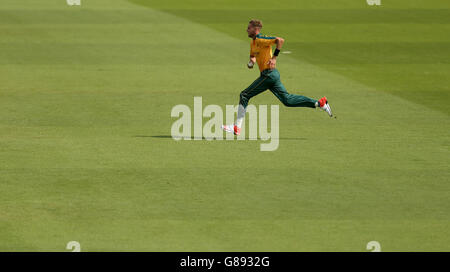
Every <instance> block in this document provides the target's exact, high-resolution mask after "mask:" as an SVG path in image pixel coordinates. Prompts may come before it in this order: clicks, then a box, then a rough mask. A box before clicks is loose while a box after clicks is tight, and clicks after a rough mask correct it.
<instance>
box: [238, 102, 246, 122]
mask: <svg viewBox="0 0 450 272" xmlns="http://www.w3.org/2000/svg"><path fill="white" fill-rule="evenodd" d="M244 118H245V108H244V106H242V105H241V104H239V107H238V112H237V119H236V126H237V127H238V128H241V126H242V122H243V121H244Z"/></svg>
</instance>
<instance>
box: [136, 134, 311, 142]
mask: <svg viewBox="0 0 450 272" xmlns="http://www.w3.org/2000/svg"><path fill="white" fill-rule="evenodd" d="M133 137H135V138H156V139H172V136H171V135H135V136H133ZM191 139H192V140H199V139H200V138H199V137H191ZM245 139H246V140H249V138H247V137H246V138H245ZM274 139H275V138H274ZM278 139H279V140H293V141H306V140H308V139H307V138H302V137H280V138H278ZM202 140H214V139H212V138H205V137H202ZM257 140H261V139H260V138H258V139H257Z"/></svg>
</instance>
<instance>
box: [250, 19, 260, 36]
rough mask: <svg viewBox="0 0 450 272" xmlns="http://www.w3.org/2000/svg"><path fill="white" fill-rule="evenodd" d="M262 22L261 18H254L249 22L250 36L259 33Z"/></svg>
mask: <svg viewBox="0 0 450 272" xmlns="http://www.w3.org/2000/svg"><path fill="white" fill-rule="evenodd" d="M262 26H263V25H262V22H261V21H260V20H256V19H253V20H251V21H250V22H249V23H248V27H247V33H248V36H249V37H250V38H255V37H256V35H258V34H259V32H260V31H261V28H262Z"/></svg>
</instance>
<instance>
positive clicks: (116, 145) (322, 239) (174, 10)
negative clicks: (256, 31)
mask: <svg viewBox="0 0 450 272" xmlns="http://www.w3.org/2000/svg"><path fill="white" fill-rule="evenodd" d="M381 1H382V5H381V6H369V5H367V4H366V1H365V0H338V1H331V0H314V1H313V0H310V1H307V0H282V1H277V2H276V3H275V2H274V1H269V0H260V1H258V3H260V5H257V6H255V2H248V1H247V2H245V1H238V0H216V1H206V0H205V1H201V0H175V1H173V0H166V1H156V0H155V1H153V0H114V1H110V0H81V6H68V5H67V4H66V1H65V0H40V1H34V0H2V1H1V2H2V3H1V4H0V192H1V196H0V251H66V249H65V247H66V244H67V242H69V241H73V240H74V241H78V242H80V244H81V250H82V251H366V244H367V243H368V242H369V241H373V240H375V241H378V242H380V244H381V248H382V251H449V250H450V235H449V234H450V231H449V230H450V184H449V182H450V166H449V165H450V133H449V132H450V106H449V103H450V3H449V2H448V1H442V0H427V1H425V0H396V1H387V0H381ZM274 7H275V8H276V10H274ZM251 18H260V19H261V20H262V21H263V22H264V23H265V26H264V28H263V32H264V33H266V34H270V35H278V36H281V37H284V38H285V39H286V43H285V46H284V47H283V51H291V52H292V53H291V54H281V55H280V57H279V59H278V69H279V70H280V73H281V78H282V81H283V83H284V85H285V86H286V87H287V88H288V90H289V91H290V92H292V93H300V94H303V95H306V96H310V97H314V98H320V97H322V96H324V95H326V96H327V97H328V99H329V101H330V104H331V106H332V107H333V110H334V112H335V113H336V115H337V116H338V118H337V119H334V118H333V119H332V118H328V116H327V115H326V114H325V113H323V112H321V111H319V110H311V109H304V108H303V109H302V108H286V107H283V106H282V105H281V106H280V124H279V125H280V143H279V148H278V150H276V151H274V152H261V151H260V150H259V146H260V144H261V143H264V141H262V140H258V141H248V140H246V141H218V140H215V141H206V140H201V141H174V140H173V139H171V137H170V129H171V126H172V123H173V122H174V121H175V119H174V118H171V116H170V112H171V109H172V107H173V106H175V105H177V104H186V105H189V106H193V97H194V96H202V97H203V105H207V104H218V105H220V106H222V107H223V108H225V105H227V104H237V103H238V95H239V92H240V91H242V90H243V89H244V88H246V87H247V86H248V85H249V84H250V83H251V82H252V81H253V80H254V79H256V77H257V76H258V71H257V70H256V69H254V70H248V69H246V68H245V65H246V63H247V61H248V53H249V43H250V40H249V39H248V38H247V34H246V31H245V30H246V27H247V22H248V21H249V20H250V19H251ZM250 103H251V104H254V105H260V104H267V105H270V104H276V105H280V102H279V101H278V100H277V99H276V98H275V97H274V96H273V95H272V94H271V93H270V92H269V91H267V92H265V93H263V94H261V95H259V96H257V97H255V98H253V99H252V100H251V102H250ZM205 120H207V119H205Z"/></svg>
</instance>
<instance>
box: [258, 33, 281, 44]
mask: <svg viewBox="0 0 450 272" xmlns="http://www.w3.org/2000/svg"><path fill="white" fill-rule="evenodd" d="M276 39H277V37H272V36H264V35H260V36H258V37H257V39H256V42H257V43H258V45H259V46H271V45H273V44H275V41H276Z"/></svg>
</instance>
